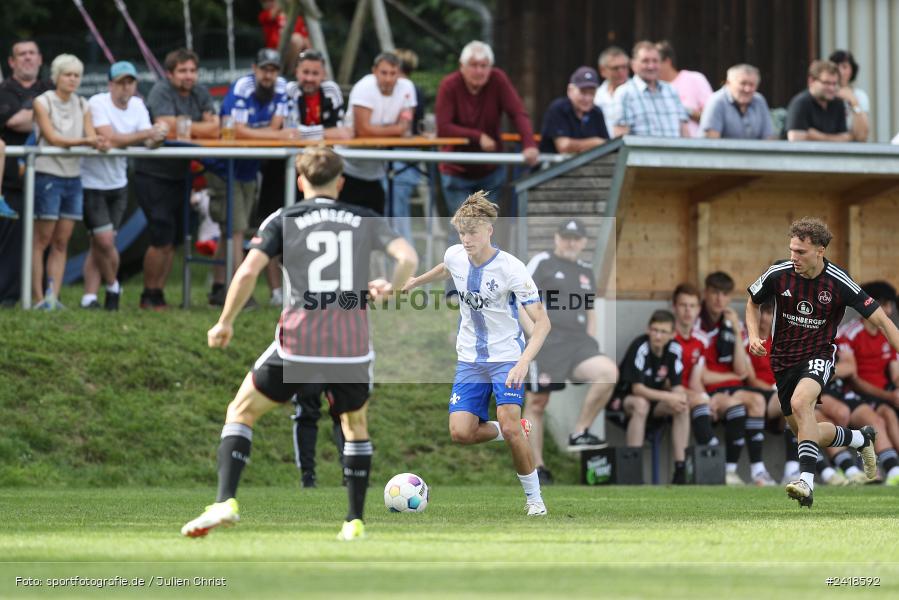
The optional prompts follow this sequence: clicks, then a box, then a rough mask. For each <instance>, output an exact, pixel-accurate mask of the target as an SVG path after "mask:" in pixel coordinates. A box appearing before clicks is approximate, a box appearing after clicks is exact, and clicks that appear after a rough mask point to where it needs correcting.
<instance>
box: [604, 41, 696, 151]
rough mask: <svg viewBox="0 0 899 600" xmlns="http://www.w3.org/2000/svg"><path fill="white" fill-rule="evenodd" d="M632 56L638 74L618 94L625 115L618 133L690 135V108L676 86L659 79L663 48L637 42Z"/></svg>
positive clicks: (649, 43) (615, 133) (618, 123)
mask: <svg viewBox="0 0 899 600" xmlns="http://www.w3.org/2000/svg"><path fill="white" fill-rule="evenodd" d="M631 56H633V57H634V58H633V59H632V60H631V68H632V69H633V71H634V76H633V77H631V79H630V80H629V81H628V82H627V83H626V84H624V86H623V87H622V89H621V90H620V92H616V93H615V99H616V101H617V102H618V104H620V113H619V114H620V115H621V116H620V117H619V118H618V122H617V123H616V124H615V131H614V136H615V137H619V136H622V135H628V134H630V135H647V136H655V137H690V132H689V129H688V127H687V123H688V122H689V120H690V117H689V115H688V114H687V109H685V108H684V105H683V104H681V101H680V98H678V96H677V92H676V91H675V90H674V88H673V87H671V85H670V84H668V83H665V82H664V81H659V51H658V49H657V48H656V46H655V44H653V43H652V42H649V41H642V42H637V45H635V46H634V52H633V54H632V55H631Z"/></svg>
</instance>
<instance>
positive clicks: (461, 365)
mask: <svg viewBox="0 0 899 600" xmlns="http://www.w3.org/2000/svg"><path fill="white" fill-rule="evenodd" d="M497 214H498V210H497V206H496V205H495V204H493V203H492V202H490V200H489V199H488V198H487V194H486V193H485V192H483V191H478V192H476V193H474V194H472V195H470V196H469V197H468V198H467V199H466V200H465V202H463V203H462V206H460V207H459V210H458V211H456V214H455V215H454V216H453V219H452V224H453V227H455V229H456V231H458V233H459V238H460V240H461V241H462V243H461V244H456V245H454V246H451V247H450V248H449V249H448V250H447V251H446V254H445V255H444V257H443V262H442V263H440V264H439V265H437V266H436V267H434V268H433V269H431V270H430V271H428V272H427V273H425V274H423V275H420V276H418V277H413V278H412V279H410V280H409V281H408V283H406V285H405V287H404V288H403V290H404V291H409V290H412V289H414V288H416V287H418V286H421V285H425V284H427V283H432V282H436V281H441V280H444V279H446V278H448V277H452V279H453V282H454V283H455V285H456V289H457V290H458V292H459V300H460V302H459V306H460V313H461V323H460V326H459V335H458V337H457V340H456V351H457V353H458V362H457V363H456V376H455V381H454V383H453V389H452V393H451V395H450V400H449V430H450V436H451V437H452V439H453V441H454V442H457V443H460V444H480V443H483V442H489V441H493V440H496V441H503V440H504V441H505V442H506V445H507V446H508V447H509V451H510V452H511V453H512V460H513V462H514V463H515V470H516V471H517V472H518V479H519V481H520V482H521V485H522V487H523V488H524V493H525V510H526V511H527V514H528V516H541V515H545V514H546V505H545V504H544V503H543V497H542V496H541V494H540V482H539V479H538V477H537V469H536V467H535V466H534V457H533V454H532V453H531V448H530V445H529V444H528V440H527V434H528V430H529V429H530V426H529V424H528V422H527V421H526V420H525V419H522V418H521V407H522V404H523V403H524V385H523V384H524V379H525V377H526V376H527V373H528V367H529V366H530V363H531V361H533V360H534V357H535V356H537V353H538V352H539V351H540V347H541V346H542V345H543V342H544V340H545V339H546V336H547V334H548V333H549V330H550V324H549V317H548V316H547V314H546V310H544V308H543V304H542V303H541V301H540V295H539V294H538V292H537V286H536V285H535V284H534V280H533V279H532V278H531V276H530V274H529V273H528V271H527V268H526V267H525V265H524V263H522V262H521V261H520V260H518V259H517V258H515V257H514V256H512V255H511V254H509V253H508V252H503V251H502V250H499V249H498V248H496V247H494V246H493V244H492V243H491V236H492V235H493V226H494V224H495V223H496V219H497ZM519 304H520V305H521V306H522V307H523V308H524V310H525V312H526V313H527V315H528V316H529V317H530V318H531V320H532V321H533V322H534V330H533V333H532V335H531V337H530V339H529V340H528V342H527V345H525V342H524V336H523V334H522V332H521V329H520V327H519V324H518V308H517V306H518V305H519ZM491 394H492V395H494V396H495V398H496V418H497V421H489V420H488V413H487V410H488V408H489V403H490V396H491Z"/></svg>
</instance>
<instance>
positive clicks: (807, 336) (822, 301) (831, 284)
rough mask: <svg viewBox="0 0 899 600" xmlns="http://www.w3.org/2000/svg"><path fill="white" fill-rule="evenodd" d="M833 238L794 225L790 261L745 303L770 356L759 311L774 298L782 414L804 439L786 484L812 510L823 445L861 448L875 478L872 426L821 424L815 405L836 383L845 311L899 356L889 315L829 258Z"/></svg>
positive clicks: (818, 228)
mask: <svg viewBox="0 0 899 600" xmlns="http://www.w3.org/2000/svg"><path fill="white" fill-rule="evenodd" d="M832 238H833V234H831V232H830V230H829V229H828V228H827V225H825V224H824V223H823V222H822V221H820V220H818V219H813V218H809V217H805V218H802V219H799V220H798V221H795V222H794V223H793V224H792V225H791V226H790V259H789V260H785V261H780V262H777V263H775V264H774V265H772V266H771V267H770V268H769V269H768V270H767V271H765V273H764V274H763V275H762V276H761V277H759V278H758V279H757V280H756V281H755V283H753V284H752V285H751V286H749V289H748V291H749V301H748V302H747V303H746V328H747V329H748V331H749V351H750V352H751V353H753V354H755V355H756V356H764V355H765V354H766V353H767V351H766V350H765V346H764V343H763V340H762V339H761V338H760V337H759V305H761V304H762V303H764V302H765V301H766V300H768V299H769V298H773V299H774V303H775V310H774V326H773V331H772V342H771V368H772V370H773V371H774V378H775V381H776V382H777V395H778V398H779V399H780V406H781V409H782V410H783V414H784V416H785V417H786V419H787V423H788V424H789V425H790V429H791V430H792V431H793V432H795V433H796V437H797V438H798V439H799V469H800V475H799V479H797V480H796V481H791V482H790V483H788V484H787V487H786V490H787V495H789V496H790V497H791V498H793V499H795V500H798V501H799V505H800V506H808V507H811V505H812V497H813V490H814V485H815V463H816V461H817V460H818V453H819V445H823V446H832V447H841V446H850V447H852V448H855V449H856V450H858V452H859V454H861V456H862V460H863V462H864V466H865V475H867V476H868V479H873V478H874V477H875V475H876V474H877V456H876V455H875V452H874V438H875V435H876V431H875V430H874V428H873V427H870V426H865V427H862V428H861V429H849V428H848V427H839V426H835V425H833V424H832V423H826V422H825V423H818V422H817V421H816V419H815V404H816V403H817V402H818V399H819V397H820V396H821V391H822V389H823V388H824V387H826V385H827V382H828V381H829V380H830V378H831V377H832V376H833V366H834V358H835V354H836V350H837V347H836V345H835V344H834V338H835V337H836V335H837V327H839V325H840V321H842V320H843V314H844V313H845V312H846V307H847V306H851V307H852V308H854V309H855V310H856V311H858V312H859V314H861V316H862V317H864V318H865V319H868V320H869V321H871V322H872V323H874V324H875V325H876V326H877V327H878V328H879V329H880V330H881V331H883V332H884V334H885V335H886V337H887V339H888V340H889V342H890V344H891V345H892V346H893V348H896V349H897V350H899V330H897V329H896V326H895V325H894V324H893V322H892V321H890V320H889V318H888V317H887V316H886V314H885V313H884V311H883V309H881V308H880V306H879V305H878V304H877V302H876V301H875V300H874V299H873V298H871V297H870V296H868V294H866V293H865V292H864V290H862V289H861V287H859V285H858V284H857V283H855V282H854V281H853V280H852V279H851V278H850V277H849V275H847V274H846V272H845V271H843V269H841V268H840V267H838V266H836V265H835V264H833V263H831V262H830V261H829V260H827V259H826V258H824V252H825V249H826V248H827V245H828V244H829V243H830V240H831V239H832Z"/></svg>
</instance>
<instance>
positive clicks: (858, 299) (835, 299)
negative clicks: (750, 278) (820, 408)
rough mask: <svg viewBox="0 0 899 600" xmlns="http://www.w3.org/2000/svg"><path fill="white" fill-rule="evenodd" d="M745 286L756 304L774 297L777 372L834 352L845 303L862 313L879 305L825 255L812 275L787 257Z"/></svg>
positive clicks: (773, 360) (773, 357)
mask: <svg viewBox="0 0 899 600" xmlns="http://www.w3.org/2000/svg"><path fill="white" fill-rule="evenodd" d="M748 291H749V295H750V297H751V298H752V301H753V302H754V303H755V304H763V303H764V302H766V301H767V300H769V299H773V300H774V323H773V326H772V331H771V338H772V350H771V368H772V370H773V371H774V372H775V373H779V372H782V371H784V370H786V369H789V368H790V367H792V366H794V365H796V364H799V363H801V362H803V361H805V360H808V359H810V358H815V357H819V356H824V355H828V356H830V355H832V354H833V353H834V351H835V350H836V347H835V346H834V339H835V338H836V336H837V328H838V327H839V326H840V322H841V321H842V320H843V315H844V314H845V312H846V307H847V306H851V307H852V308H854V309H855V310H857V311H858V312H859V314H861V315H862V316H863V317H865V318H868V317H870V316H871V315H872V314H873V313H874V311H875V310H877V308H878V306H879V305H878V304H877V302H876V301H875V300H874V299H873V298H871V297H870V296H868V294H866V293H865V292H864V290H862V289H861V287H859V285H858V284H857V283H855V282H854V281H853V280H852V278H851V277H849V275H847V274H846V272H845V271H844V270H843V269H841V268H839V267H838V266H836V265H835V264H833V263H832V262H830V261H829V260H827V259H826V258H825V259H824V269H823V270H822V271H821V273H820V274H819V275H818V276H817V277H815V278H814V279H807V278H805V277H801V276H800V275H798V274H797V273H796V271H795V269H794V268H793V264H792V263H791V262H790V261H789V260H785V261H780V262H777V263H775V264H773V265H772V266H771V267H770V268H769V269H768V270H767V271H765V273H764V274H763V275H762V276H761V277H759V278H758V279H757V280H756V281H755V283H753V284H752V285H751V286H749V288H748Z"/></svg>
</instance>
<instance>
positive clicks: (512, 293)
mask: <svg viewBox="0 0 899 600" xmlns="http://www.w3.org/2000/svg"><path fill="white" fill-rule="evenodd" d="M443 264H444V265H445V266H446V269H447V270H448V271H449V272H450V275H451V276H452V278H453V282H454V283H455V284H456V290H458V292H459V312H460V314H461V320H460V323H459V335H458V337H457V338H456V352H458V354H459V360H460V361H461V362H507V361H512V362H516V361H518V359H519V358H520V357H521V352H522V351H523V350H524V345H525V342H524V334H523V332H522V331H521V326H520V325H519V323H518V306H517V304H521V305H522V306H525V305H528V304H533V303H534V302H540V295H539V292H538V291H537V286H536V285H535V284H534V280H533V279H532V278H531V275H530V274H529V273H528V270H527V267H525V266H524V263H523V262H521V261H520V260H518V259H517V258H515V257H514V256H512V255H511V254H509V253H508V252H503V251H502V250H496V254H494V255H493V258H491V259H489V260H488V261H487V262H485V263H484V264H482V265H481V266H479V267H476V266H475V265H473V264H472V263H471V261H470V260H469V259H468V254H467V253H466V252H465V248H463V247H462V244H456V245H455V246H451V247H450V248H449V249H448V250H447V251H446V254H445V255H444V257H443Z"/></svg>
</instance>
